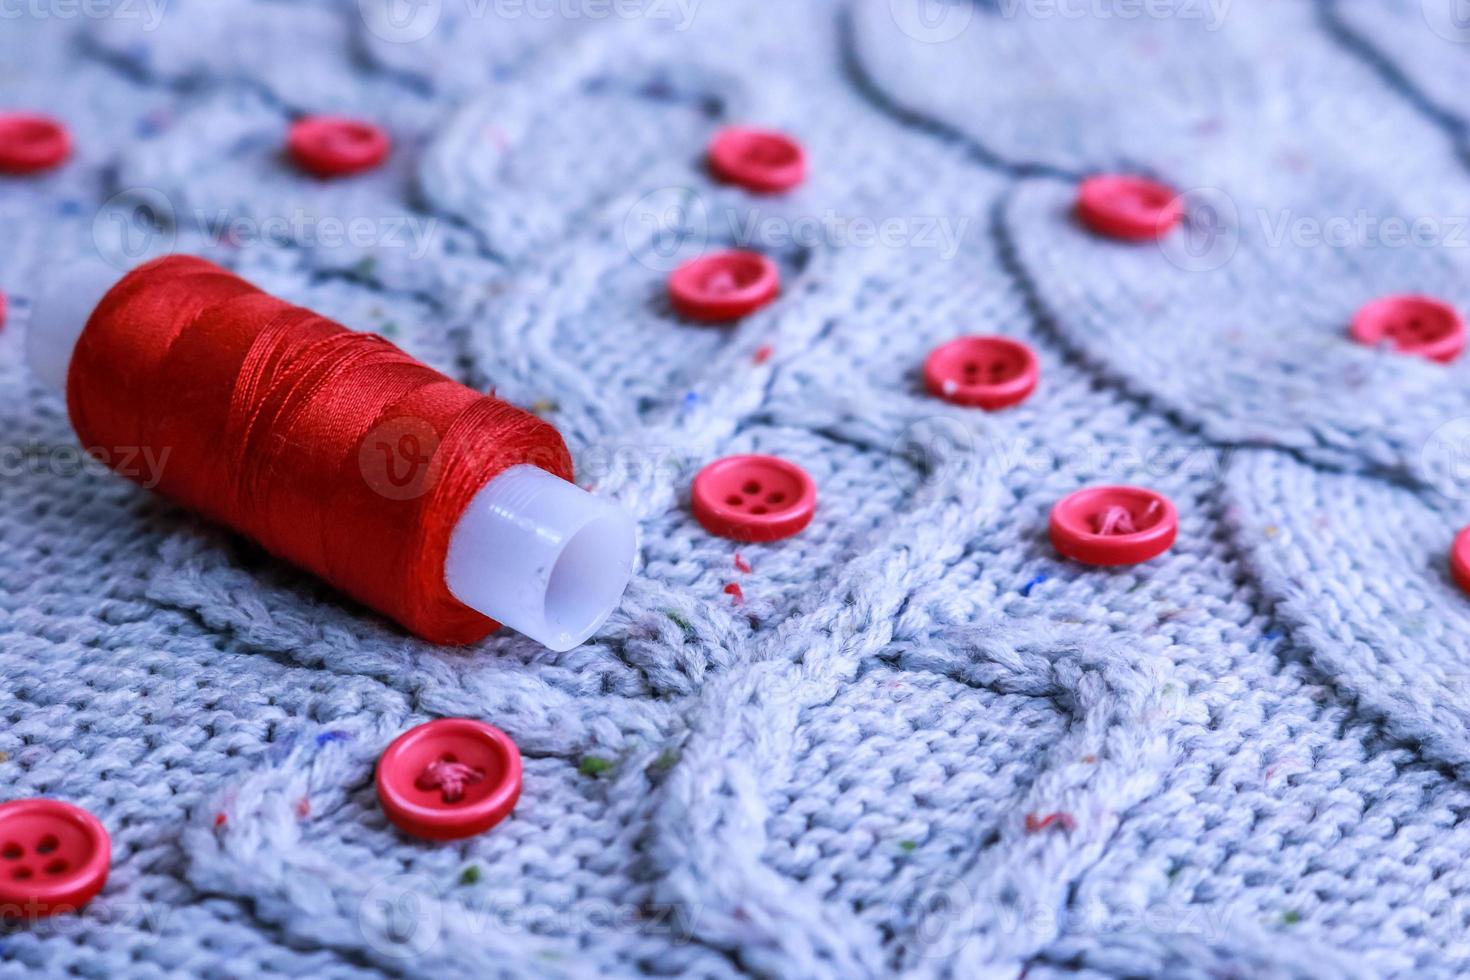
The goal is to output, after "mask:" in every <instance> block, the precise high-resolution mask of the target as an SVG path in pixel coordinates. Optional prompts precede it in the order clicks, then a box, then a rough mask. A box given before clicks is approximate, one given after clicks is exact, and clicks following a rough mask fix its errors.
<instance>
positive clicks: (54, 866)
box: [46, 858, 70, 875]
mask: <svg viewBox="0 0 1470 980" xmlns="http://www.w3.org/2000/svg"><path fill="white" fill-rule="evenodd" d="M68 867H70V865H68V864H67V863H66V862H65V861H63V860H61V859H60V858H57V859H56V860H55V861H52V862H51V863H50V864H48V865H46V873H47V874H48V875H59V874H64V873H65V872H66V869H67V868H68Z"/></svg>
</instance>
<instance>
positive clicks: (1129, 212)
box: [1077, 174, 1184, 241]
mask: <svg viewBox="0 0 1470 980" xmlns="http://www.w3.org/2000/svg"><path fill="white" fill-rule="evenodd" d="M1077 217H1078V218H1080V219H1081V221H1082V223H1083V224H1084V225H1086V226H1087V227H1089V228H1091V229H1092V230H1093V231H1095V232H1097V233H1098V234H1099V235H1107V236H1108V237H1109V238H1123V239H1127V240H1129V241H1147V240H1149V239H1152V238H1162V237H1163V236H1164V235H1166V234H1167V233H1168V232H1169V231H1170V229H1172V228H1173V227H1174V226H1175V225H1177V224H1178V223H1179V221H1180V219H1181V218H1183V217H1184V205H1183V203H1182V202H1181V201H1180V198H1179V195H1178V194H1176V193H1175V192H1174V189H1173V188H1171V187H1168V186H1167V185H1165V184H1160V183H1156V182H1155V181H1152V180H1145V179H1144V178H1142V177H1129V176H1127V175H1123V174H1106V175H1104V176H1100V177H1089V178H1087V179H1086V180H1084V181H1083V182H1082V186H1081V187H1080V188H1079V189H1078V191H1077Z"/></svg>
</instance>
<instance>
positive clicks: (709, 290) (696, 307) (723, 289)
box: [669, 252, 781, 323]
mask: <svg viewBox="0 0 1470 980" xmlns="http://www.w3.org/2000/svg"><path fill="white" fill-rule="evenodd" d="M780 292H781V273H780V271H779V270H777V268H776V263H774V262H772V261H771V260H770V259H768V258H766V257H765V256H764V255H761V254H759V253H757V252H717V253H716V254H714V255H706V256H704V257H703V258H699V259H695V260H694V261H692V262H686V263H684V264H683V265H681V266H679V268H677V269H675V270H674V274H673V275H671V276H669V299H670V300H672V301H673V304H674V309H676V310H678V311H679V313H680V314H682V315H683V316H687V317H689V318H690V319H691V320H703V321H705V322H708V323H723V322H726V321H729V320H738V319H740V318H741V317H743V316H745V315H747V314H749V313H753V312H755V311H756V310H758V309H760V308H761V307H762V306H765V305H766V304H767V303H769V302H771V300H773V299H775V298H776V297H777V296H778V295H779V294H780Z"/></svg>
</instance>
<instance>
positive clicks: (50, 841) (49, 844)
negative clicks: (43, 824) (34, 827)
mask: <svg viewBox="0 0 1470 980" xmlns="http://www.w3.org/2000/svg"><path fill="white" fill-rule="evenodd" d="M60 846H61V841H59V840H57V839H56V835H55V834H47V835H46V836H45V837H42V838H41V842H40V843H39V844H37V845H36V853H37V854H50V853H51V852H52V851H54V850H56V849H57V848H58V847H60Z"/></svg>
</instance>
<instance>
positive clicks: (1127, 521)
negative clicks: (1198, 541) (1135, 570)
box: [1051, 487, 1179, 565]
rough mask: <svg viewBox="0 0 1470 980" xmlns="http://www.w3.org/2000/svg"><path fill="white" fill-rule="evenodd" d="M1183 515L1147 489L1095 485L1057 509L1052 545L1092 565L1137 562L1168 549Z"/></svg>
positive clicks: (1171, 544)
mask: <svg viewBox="0 0 1470 980" xmlns="http://www.w3.org/2000/svg"><path fill="white" fill-rule="evenodd" d="M1178 533H1179V515H1178V513H1177V512H1176V511H1175V510H1174V505H1173V504H1172V503H1170V502H1169V500H1168V498H1167V497H1164V496H1162V495H1161V494H1157V493H1154V492H1153V491H1152V490H1145V489H1143V488H1142V487H1091V488H1089V489H1087V490H1079V491H1077V492H1076V493H1074V494H1072V495H1070V496H1068V497H1065V498H1063V499H1062V500H1061V501H1060V502H1058V503H1057V505H1056V506H1055V507H1053V508H1052V511H1051V543H1052V544H1053V545H1054V546H1055V547H1056V549H1057V551H1059V552H1061V554H1062V555H1063V556H1065V557H1067V558H1071V559H1073V560H1075V561H1080V562H1083V563H1085V564H1088V565H1133V564H1137V563H1138V562H1141V561H1148V560H1149V559H1150V558H1156V557H1158V556H1159V555H1161V554H1163V553H1164V552H1166V551H1168V550H1169V548H1170V547H1172V546H1173V544H1174V538H1175V537H1176V536H1177V535H1178Z"/></svg>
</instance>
